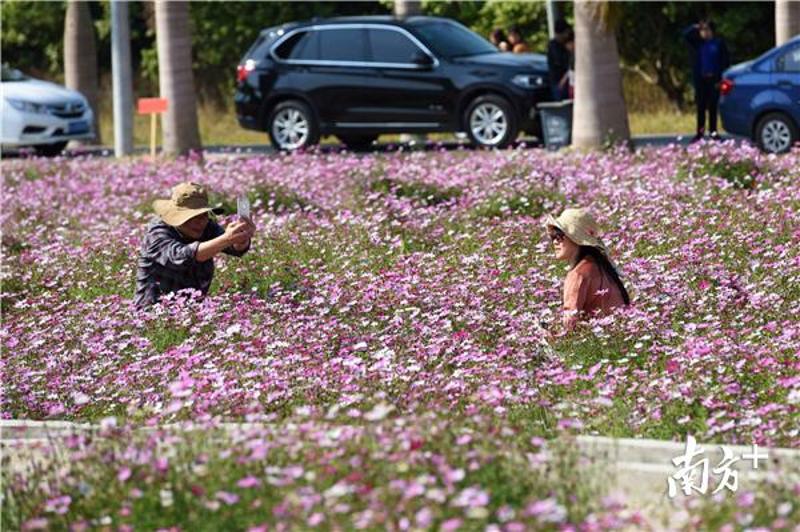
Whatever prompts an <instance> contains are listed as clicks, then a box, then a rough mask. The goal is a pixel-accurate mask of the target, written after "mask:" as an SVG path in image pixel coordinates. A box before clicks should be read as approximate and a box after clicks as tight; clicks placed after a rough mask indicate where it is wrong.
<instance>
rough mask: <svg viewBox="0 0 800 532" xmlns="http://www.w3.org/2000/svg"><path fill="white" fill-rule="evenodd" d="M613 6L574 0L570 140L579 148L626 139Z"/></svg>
mask: <svg viewBox="0 0 800 532" xmlns="http://www.w3.org/2000/svg"><path fill="white" fill-rule="evenodd" d="M614 9H615V6H613V5H610V4H609V3H606V2H593V1H588V0H576V1H575V106H574V112H573V121H572V144H573V145H575V146H576V147H579V148H595V147H599V146H602V145H603V144H605V143H607V142H608V141H623V142H627V141H629V140H630V129H629V127H628V111H627V109H626V107H625V97H624V96H623V94H622V74H621V72H620V66H619V53H618V51H617V39H616V36H615V35H614V21H613V20H612V18H613V10H614Z"/></svg>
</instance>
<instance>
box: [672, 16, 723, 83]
mask: <svg viewBox="0 0 800 532" xmlns="http://www.w3.org/2000/svg"><path fill="white" fill-rule="evenodd" d="M683 38H684V39H686V42H687V44H688V45H689V50H690V51H689V55H690V57H691V60H692V83H693V84H694V85H695V87H696V86H697V85H698V84H699V83H700V80H701V79H702V77H703V73H702V72H701V71H700V70H701V53H702V49H703V45H704V43H705V41H704V40H703V38H702V37H700V32H699V31H698V29H697V28H695V27H694V24H692V25H691V26H689V27H688V28H686V29H685V30H683ZM711 41H712V42H713V43H715V44H716V45H717V46H716V54H717V57H715V63H716V64H717V69H716V70H718V71H717V72H714V73H713V76H714V78H715V79H719V78H721V77H722V73H723V72H725V70H727V69H728V67H729V66H731V59H730V54H729V53H728V46H727V45H726V44H725V41H724V40H723V39H722V38H721V37H716V36H715V37H713V38H712V39H711Z"/></svg>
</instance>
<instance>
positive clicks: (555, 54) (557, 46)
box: [547, 19, 574, 101]
mask: <svg viewBox="0 0 800 532" xmlns="http://www.w3.org/2000/svg"><path fill="white" fill-rule="evenodd" d="M555 30H556V35H555V37H553V38H552V39H550V42H549V43H548V44H547V68H548V71H549V74H550V91H551V93H552V96H553V99H554V100H556V101H560V100H566V99H567V98H568V97H569V94H568V82H569V78H568V76H567V72H568V71H569V67H570V52H569V49H568V48H567V45H566V43H567V42H568V40H569V39H570V35H572V36H573V37H572V40H573V43H574V34H573V33H572V28H571V27H570V25H569V24H567V21H566V20H564V19H558V20H557V21H556V27H555Z"/></svg>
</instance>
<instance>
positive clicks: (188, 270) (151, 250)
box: [135, 183, 255, 308]
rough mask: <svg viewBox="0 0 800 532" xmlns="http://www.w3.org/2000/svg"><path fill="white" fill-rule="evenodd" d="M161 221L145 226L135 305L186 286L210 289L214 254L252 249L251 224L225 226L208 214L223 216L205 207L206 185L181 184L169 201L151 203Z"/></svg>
mask: <svg viewBox="0 0 800 532" xmlns="http://www.w3.org/2000/svg"><path fill="white" fill-rule="evenodd" d="M153 210H155V212H156V214H158V216H159V217H160V219H158V220H155V221H153V222H152V223H151V224H150V225H149V226H148V227H147V234H146V235H145V237H144V242H142V250H141V254H140V255H139V264H138V271H137V274H136V297H135V303H136V306H137V307H139V308H142V307H146V306H149V305H152V304H153V303H155V302H157V301H158V299H159V297H161V296H162V295H163V294H167V293H170V292H175V291H178V290H182V289H185V288H193V289H195V290H199V291H200V292H202V294H203V295H205V294H207V293H208V289H209V287H210V286H211V279H212V278H213V276H214V260H213V259H214V257H215V256H216V255H217V254H218V253H220V252H224V253H227V254H228V255H234V256H236V257H241V256H242V255H244V254H245V253H247V251H248V250H249V249H250V239H251V238H252V236H253V233H254V232H255V226H254V225H253V223H252V222H251V221H250V220H246V219H243V220H239V221H236V222H233V223H232V224H230V225H228V227H227V228H225V229H223V228H222V227H221V226H220V225H219V224H218V223H217V222H215V221H214V220H211V219H210V218H209V216H208V213H213V214H222V212H223V210H222V208H220V207H209V205H208V193H207V192H206V189H205V187H203V186H202V185H199V184H197V183H181V184H179V185H177V186H176V187H175V188H173V189H172V197H171V198H170V199H160V200H156V201H154V202H153Z"/></svg>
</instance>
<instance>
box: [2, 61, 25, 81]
mask: <svg viewBox="0 0 800 532" xmlns="http://www.w3.org/2000/svg"><path fill="white" fill-rule="evenodd" d="M27 79H28V76H26V75H25V74H23V73H22V72H20V71H19V70H17V69H16V68H10V67H7V66H6V65H3V72H2V78H1V79H0V81H25V80H27Z"/></svg>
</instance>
